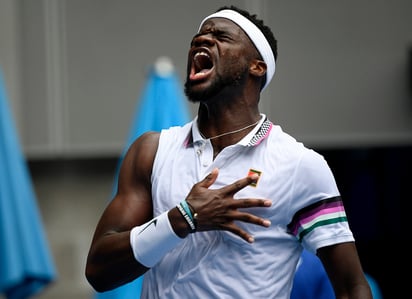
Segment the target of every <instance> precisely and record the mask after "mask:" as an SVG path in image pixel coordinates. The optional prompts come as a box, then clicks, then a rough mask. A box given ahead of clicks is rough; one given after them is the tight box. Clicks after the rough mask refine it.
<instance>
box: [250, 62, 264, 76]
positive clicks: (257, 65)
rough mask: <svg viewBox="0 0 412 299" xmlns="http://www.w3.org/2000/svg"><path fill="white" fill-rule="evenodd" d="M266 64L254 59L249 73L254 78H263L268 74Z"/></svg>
mask: <svg viewBox="0 0 412 299" xmlns="http://www.w3.org/2000/svg"><path fill="white" fill-rule="evenodd" d="M266 69H267V66H266V63H265V62H264V61H263V60H259V59H254V60H253V61H252V62H251V64H250V68H249V72H250V74H251V75H252V76H256V77H263V76H264V75H265V74H266Z"/></svg>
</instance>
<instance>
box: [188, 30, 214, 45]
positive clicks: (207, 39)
mask: <svg viewBox="0 0 412 299" xmlns="http://www.w3.org/2000/svg"><path fill="white" fill-rule="evenodd" d="M214 43H215V40H214V38H213V36H212V34H210V33H205V34H202V35H197V36H195V37H194V38H193V41H192V46H194V47H201V46H212V45H214Z"/></svg>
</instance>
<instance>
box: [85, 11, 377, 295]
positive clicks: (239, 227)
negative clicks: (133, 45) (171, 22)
mask: <svg viewBox="0 0 412 299" xmlns="http://www.w3.org/2000/svg"><path fill="white" fill-rule="evenodd" d="M276 58H277V42H276V39H275V38H274V37H273V34H272V33H271V31H270V29H269V28H268V27H267V26H265V25H264V24H263V22H262V21H260V20H257V19H256V17H255V16H251V15H249V14H248V13H247V12H246V11H243V10H239V9H237V8H236V7H223V8H222V9H220V10H219V11H218V12H216V13H215V14H212V15H210V16H208V17H206V18H205V19H204V20H203V22H202V23H201V25H200V28H199V31H198V33H197V34H196V35H195V36H194V37H193V39H192V42H191V45H190V49H189V53H188V67H187V79H186V83H185V92H186V95H187V97H188V98H189V100H191V101H193V102H197V103H199V109H198V115H197V116H196V117H195V119H194V120H193V121H192V122H190V123H188V124H186V125H185V126H182V127H173V128H170V129H168V130H163V131H162V132H161V133H160V134H159V133H155V132H148V133H145V134H143V135H142V136H141V137H139V138H138V139H137V140H136V141H135V142H134V143H133V144H132V145H131V147H130V149H129V150H128V152H127V154H126V156H125V158H124V161H123V163H122V166H121V170H120V175H119V185H118V193H117V195H116V196H115V198H114V199H113V200H112V201H111V202H110V204H109V205H108V206H107V208H106V210H105V211H104V213H103V215H102V217H101V219H100V221H99V223H98V225H97V227H96V231H95V234H94V237H93V240H92V244H91V248H90V252H89V255H88V259H87V265H86V276H87V279H88V280H89V282H90V284H91V285H92V286H93V287H94V288H95V289H96V290H97V291H107V290H110V289H113V288H116V287H118V286H120V285H123V284H125V283H128V282H130V281H132V280H134V279H136V278H137V277H139V276H141V275H143V274H144V280H143V287H142V298H179V299H180V298H219V299H220V298H236V299H240V298H248V299H250V298H265V299H267V298H289V296H290V292H291V288H292V283H293V277H294V273H295V269H296V265H297V263H298V260H299V257H300V253H301V251H302V248H303V247H304V248H307V249H308V250H309V251H312V252H316V253H317V255H318V256H319V258H320V259H321V260H322V262H323V264H324V266H325V269H326V271H327V273H328V275H329V277H330V279H331V282H332V285H333V286H334V291H335V293H336V296H337V298H365V299H366V298H372V297H371V292H370V289H369V286H368V283H367V281H366V279H365V276H364V275H363V271H362V267H361V264H360V261H359V257H358V254H357V250H356V246H355V243H354V238H353V235H352V232H351V231H350V228H349V225H348V223H347V219H346V215H345V211H344V208H343V204H342V201H341V198H340V197H339V192H338V188H337V187H336V183H335V180H334V178H333V176H332V173H331V171H330V169H329V167H328V165H327V163H326V161H325V160H324V159H323V157H322V156H320V155H319V154H317V153H316V152H314V151H313V150H310V149H307V148H305V147H304V146H303V145H302V144H301V143H298V142H297V141H296V140H295V139H293V138H292V137H290V136H289V135H287V134H286V133H284V132H283V131H282V130H281V128H280V127H279V126H276V125H273V123H272V122H271V121H270V120H268V119H267V117H266V116H265V115H264V114H262V113H260V112H259V108H258V103H259V99H260V93H261V91H262V90H264V89H265V88H266V87H267V85H268V84H269V83H270V81H271V79H272V77H273V74H274V72H275V60H276Z"/></svg>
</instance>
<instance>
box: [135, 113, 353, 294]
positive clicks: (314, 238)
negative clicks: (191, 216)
mask: <svg viewBox="0 0 412 299" xmlns="http://www.w3.org/2000/svg"><path fill="white" fill-rule="evenodd" d="M215 167H217V168H219V176H218V178H217V180H216V182H215V183H214V184H213V185H212V186H211V187H210V188H221V187H223V186H226V185H228V184H231V183H233V182H235V181H236V180H238V179H241V178H243V177H245V176H246V175H248V173H250V172H251V171H252V172H258V173H260V178H259V180H258V182H257V184H256V186H247V187H245V188H244V189H242V190H240V191H239V192H238V193H237V194H236V195H235V198H268V199H271V200H272V206H271V207H269V208H249V209H245V210H246V211H249V212H251V213H254V214H256V215H259V216H261V217H263V218H267V219H269V220H270V221H271V226H270V227H269V228H264V227H261V226H258V225H254V224H248V223H243V222H239V223H238V225H239V226H241V227H243V228H244V229H245V230H247V231H248V232H250V233H251V234H252V235H253V236H254V238H255V242H254V243H253V244H249V243H247V242H246V241H244V240H243V239H241V238H240V237H237V236H236V235H234V234H232V233H230V232H227V231H209V232H196V233H194V234H190V235H189V236H188V237H187V238H185V239H184V241H183V242H182V243H181V244H180V245H179V246H178V247H176V248H175V249H173V250H172V251H170V252H169V253H168V254H167V255H166V256H165V257H164V258H163V259H162V260H161V261H160V262H159V263H158V264H157V265H155V266H154V267H153V268H151V269H150V270H149V271H148V272H147V273H146V274H145V277H144V280H143V288H142V298H168V299H169V298H176V299H181V298H196V299H198V298H206V299H211V298H216V299H224V298H235V299H242V298H245V299H250V298H265V299H269V298H276V299H280V298H284V299H287V298H289V296H290V290H291V286H292V281H293V275H294V273H295V269H296V264H297V262H298V260H299V257H300V252H301V250H302V245H303V246H304V247H305V248H307V249H308V250H309V251H312V252H316V250H317V249H318V248H320V247H323V246H327V245H332V244H336V243H341V242H348V241H354V238H353V234H352V232H351V231H350V228H349V226H348V223H347V220H346V215H345V211H344V208H343V205H342V201H341V200H340V197H339V191H338V188H337V186H336V183H335V179H334V177H333V175H332V172H331V170H330V168H329V166H328V165H327V163H326V161H325V160H324V158H323V157H322V156H321V155H319V154H318V153H316V152H315V151H313V150H311V149H308V148H306V147H304V145H303V144H302V143H299V142H297V141H296V140H295V139H294V138H292V137H291V136H290V135H288V134H286V133H284V132H283V131H282V129H281V127H280V126H276V125H273V124H272V123H271V122H270V121H269V120H268V119H267V118H266V116H265V115H264V114H262V119H261V121H260V123H259V124H258V125H257V126H256V127H255V128H254V129H253V130H252V131H251V132H250V133H249V134H248V135H247V136H245V137H244V138H243V139H242V140H241V141H240V142H238V143H237V144H234V145H232V146H229V147H226V148H224V149H223V150H222V151H221V152H220V153H219V154H218V155H217V157H216V158H215V159H214V160H213V149H212V145H211V143H210V140H205V139H203V138H202V137H201V135H200V133H199V130H198V128H197V122H196V119H194V120H193V121H192V122H190V123H188V124H186V125H185V126H183V127H172V128H170V129H167V130H163V131H162V132H161V136H160V140H159V148H158V151H157V154H156V158H155V161H154V165H153V173H152V194H153V210H154V216H157V215H159V214H161V213H162V212H164V211H166V210H169V209H171V208H173V207H174V206H176V205H177V204H178V203H179V202H180V201H182V200H183V199H185V198H186V196H187V194H188V193H189V191H190V189H191V188H192V186H193V185H194V184H195V183H197V182H199V181H200V180H202V179H203V178H204V177H205V176H206V175H207V174H208V173H210V171H211V170H212V169H213V168H215Z"/></svg>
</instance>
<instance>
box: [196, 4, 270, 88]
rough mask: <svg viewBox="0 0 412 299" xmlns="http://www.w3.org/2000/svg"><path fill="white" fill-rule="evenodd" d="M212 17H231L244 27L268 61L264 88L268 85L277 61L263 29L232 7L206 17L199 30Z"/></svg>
mask: <svg viewBox="0 0 412 299" xmlns="http://www.w3.org/2000/svg"><path fill="white" fill-rule="evenodd" d="M211 18H226V19H229V20H231V21H233V22H234V23H236V24H237V25H238V26H239V27H240V28H242V29H243V31H244V32H246V34H247V35H248V36H249V38H250V39H251V41H252V42H253V44H254V45H255V47H256V48H257V49H258V51H259V53H260V55H261V56H262V58H263V61H264V62H266V66H267V70H266V83H265V86H263V88H262V90H263V89H265V88H266V86H268V84H269V82H270V80H272V77H273V75H274V74H275V69H276V63H275V57H274V55H273V51H272V48H271V47H270V45H269V42H268V41H267V39H266V38H265V36H264V35H263V33H262V31H260V29H259V28H258V27H257V26H256V25H255V24H253V23H252V22H251V21H249V20H248V19H247V18H246V17H244V16H242V15H241V14H240V13H238V12H236V11H234V10H231V9H225V10H221V11H218V12H216V13H214V14H211V15H210V16H208V17H206V18H204V19H203V21H202V22H201V23H200V26H199V30H198V31H200V28H201V27H202V25H203V23H204V22H205V21H206V20H208V19H211Z"/></svg>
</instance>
